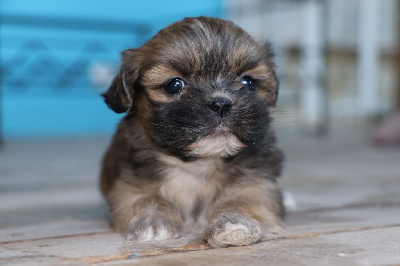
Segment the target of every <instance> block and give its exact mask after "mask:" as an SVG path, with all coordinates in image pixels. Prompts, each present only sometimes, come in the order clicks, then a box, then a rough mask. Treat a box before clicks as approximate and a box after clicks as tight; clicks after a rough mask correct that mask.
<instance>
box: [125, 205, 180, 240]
mask: <svg viewBox="0 0 400 266" xmlns="http://www.w3.org/2000/svg"><path fill="white" fill-rule="evenodd" d="M181 231H182V223H181V222H180V221H178V220H177V219H174V218H173V217H169V215H167V214H164V213H162V212H157V211H156V212H147V213H145V214H140V215H137V216H135V217H134V218H133V219H132V220H131V222H130V223H129V225H128V229H127V233H126V238H127V240H138V241H149V240H167V239H175V238H178V237H180V236H181Z"/></svg>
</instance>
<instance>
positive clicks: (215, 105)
mask: <svg viewBox="0 0 400 266" xmlns="http://www.w3.org/2000/svg"><path fill="white" fill-rule="evenodd" d="M209 107H210V109H211V110H213V111H214V112H215V113H217V114H218V115H219V116H220V117H221V118H223V117H225V116H226V115H227V114H229V113H230V111H231V109H232V102H231V101H230V100H228V99H223V98H218V99H215V100H213V101H212V102H211V103H210V104H209Z"/></svg>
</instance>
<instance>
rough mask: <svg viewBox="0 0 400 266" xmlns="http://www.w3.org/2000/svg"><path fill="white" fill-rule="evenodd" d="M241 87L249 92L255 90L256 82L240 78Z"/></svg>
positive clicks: (249, 78)
mask: <svg viewBox="0 0 400 266" xmlns="http://www.w3.org/2000/svg"><path fill="white" fill-rule="evenodd" d="M242 85H243V87H245V88H247V89H249V90H251V91H255V90H256V81H255V80H254V79H253V78H251V77H249V76H244V77H242Z"/></svg>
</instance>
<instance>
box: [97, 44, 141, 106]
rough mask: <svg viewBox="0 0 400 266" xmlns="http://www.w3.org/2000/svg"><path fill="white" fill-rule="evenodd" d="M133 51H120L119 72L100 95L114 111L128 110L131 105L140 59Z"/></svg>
mask: <svg viewBox="0 0 400 266" xmlns="http://www.w3.org/2000/svg"><path fill="white" fill-rule="evenodd" d="M135 51H136V50H134V49H130V50H126V51H123V52H122V54H121V58H122V59H121V61H122V62H121V68H120V70H119V73H118V74H117V75H116V76H115V78H114V80H113V82H112V83H111V85H110V87H109V88H108V90H107V91H106V92H105V93H103V94H102V95H101V96H103V98H104V102H105V103H106V104H107V106H108V108H110V109H111V110H113V111H114V112H116V113H125V112H128V111H129V110H130V109H131V107H132V103H133V101H132V100H133V96H134V93H135V83H136V81H137V79H138V76H139V70H140V61H141V60H140V58H139V56H135Z"/></svg>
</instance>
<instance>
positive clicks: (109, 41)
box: [0, 0, 223, 140]
mask: <svg viewBox="0 0 400 266" xmlns="http://www.w3.org/2000/svg"><path fill="white" fill-rule="evenodd" d="M0 12H1V13H0V15H1V19H2V25H1V31H0V37H1V39H0V48H1V67H2V91H1V121H0V123H1V124H0V125H1V131H2V135H3V138H5V139H6V140H7V139H18V138H59V137H83V136H104V135H110V134H112V132H114V130H115V125H116V123H117V121H118V120H119V119H120V118H121V115H116V114H114V113H113V112H112V111H111V110H109V109H107V107H106V106H105V104H104V103H103V101H102V99H101V98H100V97H99V93H100V91H101V90H104V89H105V87H102V88H96V87H94V86H93V85H92V83H91V82H90V81H89V78H88V74H87V73H88V71H89V70H90V69H91V67H92V66H93V65H96V64H97V63H99V62H100V63H107V64H108V65H110V66H113V68H114V69H117V67H118V63H119V53H120V51H122V50H124V49H127V48H130V47H137V46H140V45H141V44H142V43H143V42H144V41H145V40H147V39H148V38H149V37H151V36H152V35H154V34H155V33H156V32H157V31H158V30H160V29H161V28H163V27H165V26H166V25H168V24H170V23H172V22H174V21H177V20H180V19H182V18H184V17H187V16H199V15H207V16H215V17H222V16H223V4H222V0H202V1H183V0H164V1H162V0H153V1H128V0H96V1H92V0H58V1H54V0H35V1H32V0H2V1H0ZM16 19H17V20H18V22H15V20H16ZM25 19H26V21H24V20H25ZM28 19H33V20H35V19H36V22H37V21H45V22H46V21H48V19H50V20H49V21H50V22H49V23H51V22H52V21H54V20H57V21H58V20H59V19H62V21H66V23H65V25H64V26H63V27H61V28H60V27H59V25H58V26H57V25H56V26H54V27H53V25H46V26H45V27H42V26H34V27H32V23H31V24H30V25H28V24H29V20H28ZM81 20H85V21H87V20H90V22H91V23H92V22H99V25H103V26H102V27H103V28H104V27H107V26H104V23H105V24H107V23H109V25H114V24H113V23H114V22H116V23H121V25H125V24H126V25H130V24H132V23H139V24H141V25H144V26H145V28H146V29H147V30H146V32H145V33H135V32H127V31H125V32H124V31H119V30H117V29H116V30H115V31H114V30H109V31H97V30H81V29H79V26H78V27H77V29H74V28H68V25H70V24H71V23H72V24H73V23H74V22H77V21H78V22H79V21H81ZM24 23H25V24H24ZM102 23H103V24H102ZM124 23H125V24H124ZM33 24H34V23H33ZM39 24H40V23H39ZM85 25H86V24H85ZM66 73H67V74H66ZM65 76H67V77H69V78H68V79H65V78H61V77H65ZM60 80H61V81H60ZM60 82H61V83H60Z"/></svg>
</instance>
